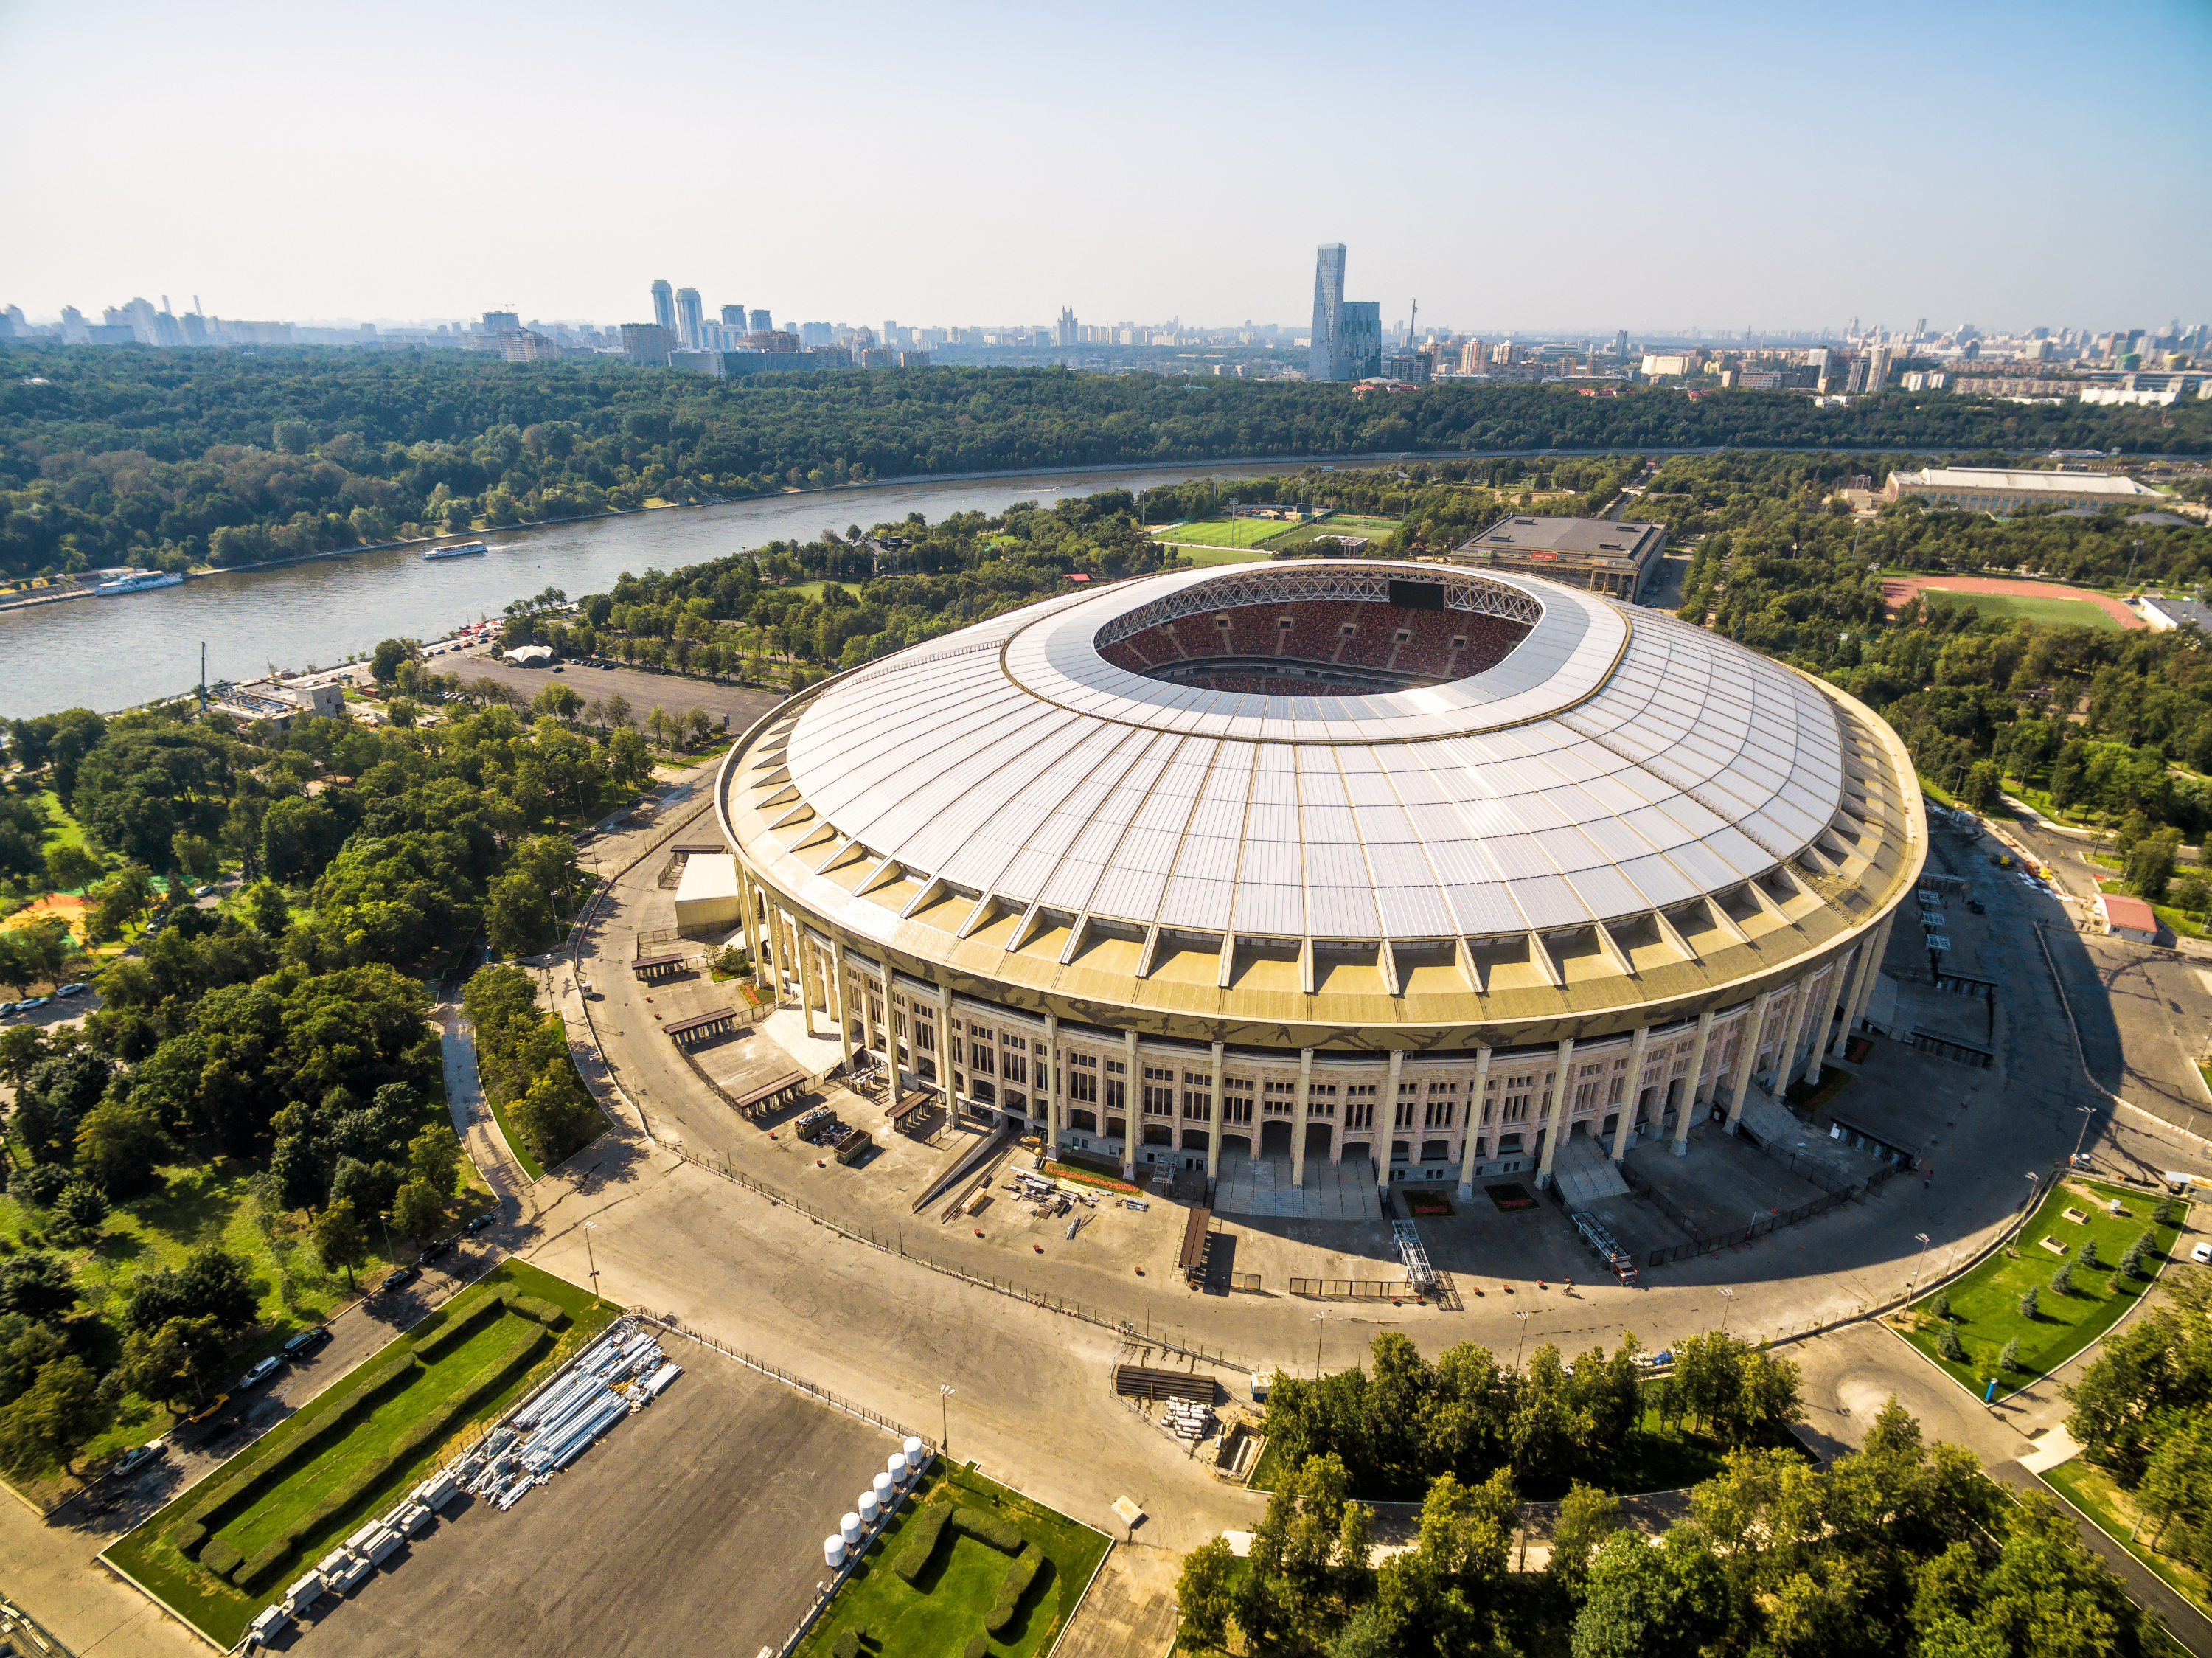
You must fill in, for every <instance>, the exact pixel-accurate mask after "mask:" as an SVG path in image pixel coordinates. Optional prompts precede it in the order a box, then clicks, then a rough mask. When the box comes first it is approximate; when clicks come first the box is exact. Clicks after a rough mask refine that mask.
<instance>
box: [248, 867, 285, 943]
mask: <svg viewBox="0 0 2212 1658" xmlns="http://www.w3.org/2000/svg"><path fill="white" fill-rule="evenodd" d="M240 909H241V910H242V911H243V912H244V914H245V916H246V920H248V921H249V922H251V923H252V924H253V928H254V930H255V931H257V932H258V933H260V934H261V935H262V936H264V937H265V938H282V937H283V936H284V930H285V929H286V928H287V927H289V926H290V925H291V924H292V906H291V905H290V903H289V901H288V900H287V899H285V897H284V890H283V888H282V887H279V886H277V884H276V882H275V881H270V880H268V879H266V878H265V877H264V879H262V880H260V881H255V882H254V883H253V885H252V886H251V887H247V888H246V892H245V893H244V894H243V897H242V900H241V903H240Z"/></svg>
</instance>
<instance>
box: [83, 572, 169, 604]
mask: <svg viewBox="0 0 2212 1658" xmlns="http://www.w3.org/2000/svg"><path fill="white" fill-rule="evenodd" d="M184 581H185V578H184V577H183V576H179V575H178V574H177V572H176V571H174V570H132V571H131V572H130V573H129V574H128V575H126V576H117V577H116V578H115V579H114V580H113V581H112V582H101V583H100V585H99V586H98V587H96V588H94V589H93V593H94V595H95V596H96V597H98V598H101V599H118V598H120V597H122V596H123V594H126V593H150V592H151V591H152V590H153V589H154V588H174V587H182V586H183V585H184Z"/></svg>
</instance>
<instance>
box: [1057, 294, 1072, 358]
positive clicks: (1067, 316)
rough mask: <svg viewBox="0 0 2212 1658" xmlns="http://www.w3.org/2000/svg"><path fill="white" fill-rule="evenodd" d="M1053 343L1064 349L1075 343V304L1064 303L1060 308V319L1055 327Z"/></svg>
mask: <svg viewBox="0 0 2212 1658" xmlns="http://www.w3.org/2000/svg"><path fill="white" fill-rule="evenodd" d="M1053 344H1055V345H1057V346H1059V347H1060V350H1067V349H1069V348H1070V347H1071V346H1073V344H1075V308H1074V307H1073V306H1072V305H1063V306H1061V307H1060V321H1059V322H1058V323H1057V324H1056V325H1055V326H1054V329H1053Z"/></svg>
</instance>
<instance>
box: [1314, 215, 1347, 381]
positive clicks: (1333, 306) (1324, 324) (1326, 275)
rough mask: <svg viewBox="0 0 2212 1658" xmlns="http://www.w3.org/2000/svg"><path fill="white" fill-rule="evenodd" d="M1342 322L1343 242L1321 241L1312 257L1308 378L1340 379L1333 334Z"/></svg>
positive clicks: (1337, 333)
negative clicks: (1311, 331)
mask: <svg viewBox="0 0 2212 1658" xmlns="http://www.w3.org/2000/svg"><path fill="white" fill-rule="evenodd" d="M1343 321H1344V244H1343V243H1342V242H1340V241H1331V242H1323V243H1322V246H1321V251H1320V253H1319V254H1318V256H1317V257H1316V259H1315V260H1314V314H1313V346H1312V350H1310V353H1309V354H1308V357H1307V369H1306V375H1307V377H1308V378H1309V379H1311V380H1341V379H1343V378H1344V376H1343V375H1341V374H1340V373H1339V372H1338V367H1339V364H1338V360H1337V337H1338V335H1339V334H1340V332H1342V326H1343Z"/></svg>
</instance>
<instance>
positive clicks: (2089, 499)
mask: <svg viewBox="0 0 2212 1658" xmlns="http://www.w3.org/2000/svg"><path fill="white" fill-rule="evenodd" d="M1882 494H1883V496H1884V497H1886V498H1887V499H1888V500H1891V501H1898V500H1902V499H1903V498H1904V497H1906V496H1908V495H1912V496H1918V497H1921V498H1922V499H1923V500H1926V501H1934V502H1940V503H1943V504H1944V505H1946V506H1953V507H1964V508H1966V509H1967V510H1969V511H1971V512H2013V511H2016V510H2018V509H2020V508H2021V507H2032V506H2054V507H2112V506H2138V505H2149V504H2152V503H2158V502H2162V501H2164V500H2165V499H2166V497H2164V496H2162V495H2160V493H2159V492H2158V491H2156V490H2154V489H2152V488H2150V487H2149V486H2148V485H2142V484H2138V483H2136V480H2135V479H2132V478H2123V477H2119V476H2118V475H2117V474H2113V473H2107V472H2009V471H2005V470H2003V469H2002V468H1998V467H1981V466H1929V467H1927V468H1925V469H1924V470H1923V471H1920V472H1892V473H1890V475H1889V482H1888V484H1887V485H1886V486H1885V487H1884V489H1883V490H1882Z"/></svg>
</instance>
